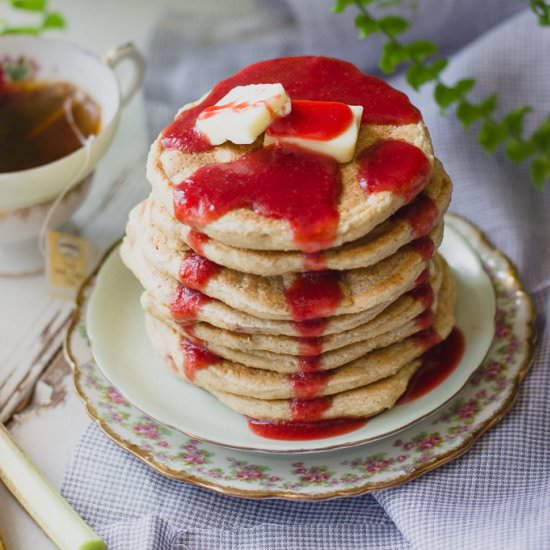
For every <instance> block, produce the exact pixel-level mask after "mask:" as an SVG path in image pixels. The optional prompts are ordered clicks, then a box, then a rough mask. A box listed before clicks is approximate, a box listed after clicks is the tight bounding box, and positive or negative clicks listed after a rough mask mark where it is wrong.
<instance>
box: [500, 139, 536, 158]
mask: <svg viewBox="0 0 550 550" xmlns="http://www.w3.org/2000/svg"><path fill="white" fill-rule="evenodd" d="M504 152H505V153H506V156H507V157H508V158H509V159H510V160H513V161H514V162H517V163H518V164H521V163H522V162H525V161H526V160H527V159H528V158H529V157H530V156H531V155H532V154H533V153H534V152H535V146H534V145H533V142H531V141H522V140H519V139H510V140H508V141H507V142H506V146H505V148H504Z"/></svg>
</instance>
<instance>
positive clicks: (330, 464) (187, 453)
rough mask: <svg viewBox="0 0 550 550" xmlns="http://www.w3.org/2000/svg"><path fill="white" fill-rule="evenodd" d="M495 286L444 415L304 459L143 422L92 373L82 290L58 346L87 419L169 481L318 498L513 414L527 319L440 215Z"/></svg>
mask: <svg viewBox="0 0 550 550" xmlns="http://www.w3.org/2000/svg"><path fill="white" fill-rule="evenodd" d="M446 222H447V223H449V224H451V225H452V226H453V227H454V228H455V229H456V230H457V231H459V232H460V233H461V234H462V235H463V236H464V237H465V238H466V240H467V241H468V242H469V244H470V245H471V246H472V247H473V248H474V250H475V251H476V252H477V254H479V256H480V257H481V259H482V262H483V266H484V268H485V270H486V271H487V273H488V275H489V277H490V279H491V282H492V283H493V285H494V289H495V293H496V301H497V313H496V319H495V323H496V327H495V329H496V331H495V338H494V341H493V343H492V345H491V348H490V350H489V353H488V354H487V357H486V358H485V360H484V362H483V363H482V365H481V366H480V368H479V369H478V370H477V371H476V373H475V374H474V376H472V378H471V379H470V380H469V382H468V384H467V385H466V386H465V387H464V388H463V389H462V390H461V392H460V393H459V394H458V395H457V396H456V397H455V398H454V399H453V400H452V401H451V402H450V403H448V404H447V405H446V406H445V407H444V408H443V409H440V410H439V411H438V412H437V413H435V414H434V415H432V416H430V417H428V418H425V419H423V420H421V421H420V422H418V423H417V424H414V425H413V426H410V427H408V428H406V429H404V430H403V431H402V432H400V433H399V434H397V435H393V436H391V437H388V438H386V439H383V440H381V441H375V442H372V443H369V444H366V445H362V446H360V447H354V448H349V449H342V450H338V451H332V452H323V453H316V454H308V455H296V454H291V455H268V454H258V453H253V452H249V451H238V450H233V449H227V448H223V447H220V446H217V445H214V444H211V443H206V442H201V441H198V440H195V439H190V438H188V437H187V436H185V435H184V434H182V433H181V432H179V431H177V430H174V429H172V428H168V427H166V426H164V425H162V424H160V423H158V422H155V421H154V420H152V419H151V418H149V417H148V416H146V415H144V414H143V413H142V412H141V411H139V410H138V409H137V408H135V407H134V406H132V405H131V404H130V403H129V402H127V401H126V400H125V399H124V397H122V396H121V395H120V393H119V392H118V391H117V390H116V389H115V388H114V387H113V386H111V385H110V384H109V382H108V381H107V380H106V379H105V377H104V376H103V375H102V374H101V372H100V371H99V369H98V367H97V366H96V365H95V363H94V361H93V357H92V353H91V349H90V345H89V341H88V339H87V336H86V327H85V322H84V319H85V309H86V302H87V298H88V297H89V295H90V292H91V290H92V288H93V278H92V280H91V281H89V282H88V284H85V285H84V287H83V290H82V292H81V295H80V297H79V302H78V307H77V309H76V311H75V316H74V318H73V322H72V324H71V327H70V328H69V331H68V334H67V339H66V353H67V357H68V359H69V361H70V362H71V364H72V366H73V369H74V378H75V386H76V389H77V391H78V393H79V395H80V396H81V397H82V399H83V401H84V402H85V404H86V407H87V409H88V412H89V413H90V415H91V416H92V417H93V418H94V419H95V420H96V421H97V422H98V423H99V424H100V425H101V427H102V428H103V430H104V431H105V432H106V433H107V435H109V437H110V438H111V439H113V440H114V441H115V442H116V443H118V444H119V445H120V446H121V447H123V448H125V449H126V450H128V451H130V452H131V453H132V454H134V455H135V456H137V457H138V458H140V459H141V460H143V461H144V462H146V463H148V464H149V465H150V466H152V467H153V468H155V469H156V470H157V471H159V472H161V473H163V474H165V475H168V476H170V477H172V478H175V479H179V480H183V481H190V482H192V483H196V484H198V485H201V486H204V487H208V488H211V489H214V490H217V491H220V492H223V493H226V494H231V495H235V496H247V497H258V498H259V497H279V498H289V499H306V500H314V499H323V498H332V497H337V496H346V495H354V494H360V493H363V492H366V491H369V490H373V489H380V488H384V487H389V486H394V485H397V484H400V483H403V482H405V481H408V480H410V479H413V478H414V477H417V476H418V475H421V474H422V473H425V472H427V471H429V470H432V469H434V468H436V467H437V466H440V465H441V464H444V463H446V462H448V461H449V460H452V459H453V458H456V457H457V456H459V455H461V454H462V453H464V452H465V451H466V450H467V449H468V448H469V447H470V446H471V444H472V443H473V442H474V441H475V440H476V439H477V438H478V437H479V436H480V435H481V434H482V433H483V432H484V431H486V430H487V429H488V428H490V427H491V426H493V425H494V424H495V423H496V422H498V421H499V420H500V419H501V418H502V417H503V416H504V414H505V413H506V412H507V411H508V409H509V408H510V406H511V405H512V403H513V401H514V399H515V396H516V394H517V391H518V388H519V384H520V382H521V381H522V380H523V378H524V377H525V375H526V373H527V371H528V369H529V367H530V364H531V360H532V353H533V347H534V339H535V333H534V325H533V324H534V313H533V307H532V304H531V300H530V299H529V297H528V295H527V294H526V293H525V291H524V290H523V286H522V284H521V281H520V280H519V277H518V275H517V273H516V271H515V268H514V267H513V266H512V264H511V263H510V261H509V260H508V259H507V258H506V257H505V256H504V255H503V254H502V253H501V252H499V251H498V250H496V249H495V248H494V247H493V246H492V245H491V244H490V243H489V242H488V241H487V240H486V239H485V237H484V236H483V235H482V234H481V233H480V231H479V230H478V229H477V228H476V227H475V226H473V225H472V224H471V223H470V222H468V221H466V220H465V219H463V218H459V217H458V216H454V215H448V216H447V219H446Z"/></svg>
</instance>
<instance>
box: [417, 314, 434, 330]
mask: <svg viewBox="0 0 550 550" xmlns="http://www.w3.org/2000/svg"><path fill="white" fill-rule="evenodd" d="M434 317H435V313H434V311H433V309H427V310H426V311H423V312H422V313H421V314H420V315H418V316H417V317H416V318H415V320H414V322H415V324H416V326H418V327H419V328H420V329H421V330H425V329H427V328H429V327H431V326H432V324H433V322H434Z"/></svg>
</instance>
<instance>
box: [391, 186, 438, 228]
mask: <svg viewBox="0 0 550 550" xmlns="http://www.w3.org/2000/svg"><path fill="white" fill-rule="evenodd" d="M395 217H396V218H399V219H404V220H406V221H407V222H408V223H409V225H410V226H411V229H412V230H413V233H414V235H415V236H416V237H422V236H424V235H426V234H427V233H429V232H430V231H431V230H432V229H433V228H434V226H435V222H436V221H437V219H438V218H439V210H438V209H437V205H436V204H435V202H434V201H433V200H432V199H431V198H430V197H428V195H420V196H419V197H418V198H417V199H415V200H414V201H413V202H411V203H409V204H407V205H406V206H403V207H402V208H401V209H400V210H398V211H397V214H395Z"/></svg>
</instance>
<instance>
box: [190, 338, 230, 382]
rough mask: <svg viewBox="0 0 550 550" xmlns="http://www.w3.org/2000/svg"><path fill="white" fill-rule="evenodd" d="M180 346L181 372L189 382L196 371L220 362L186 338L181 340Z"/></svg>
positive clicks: (210, 353) (213, 355)
mask: <svg viewBox="0 0 550 550" xmlns="http://www.w3.org/2000/svg"><path fill="white" fill-rule="evenodd" d="M180 346H181V352H182V355H183V372H184V374H185V377H186V378H187V380H189V381H190V382H193V380H194V379H195V373H196V371H198V370H201V369H206V368H208V367H209V366H210V365H214V364H215V363H217V362H218V361H220V357H218V356H217V355H216V354H215V353H212V352H211V351H208V350H207V349H206V348H204V347H203V346H201V345H198V344H196V343H194V342H191V341H189V340H187V339H186V338H182V339H181V343H180Z"/></svg>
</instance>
